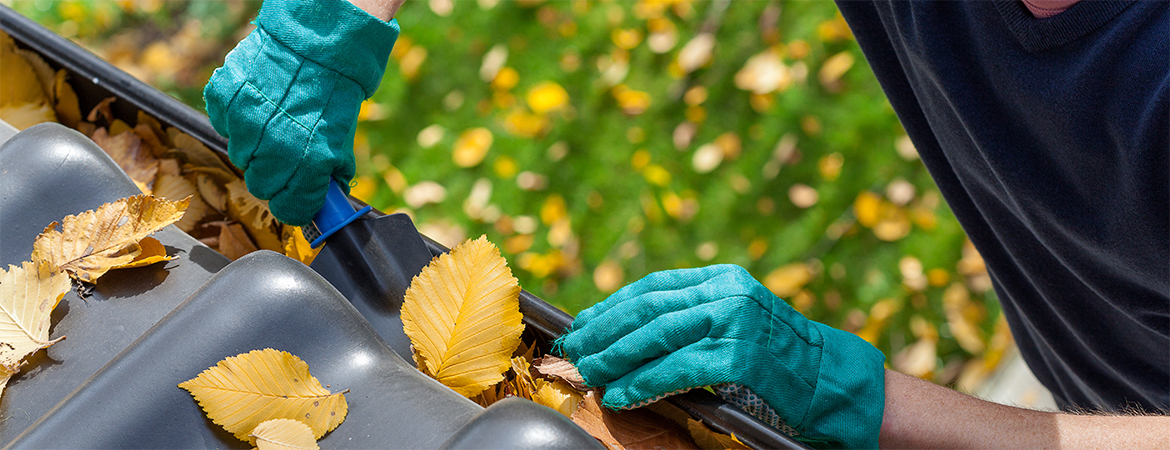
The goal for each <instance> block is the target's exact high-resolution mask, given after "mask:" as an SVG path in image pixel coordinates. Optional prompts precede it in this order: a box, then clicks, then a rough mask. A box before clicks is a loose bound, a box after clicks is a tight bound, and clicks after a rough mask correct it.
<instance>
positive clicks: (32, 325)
mask: <svg viewBox="0 0 1170 450" xmlns="http://www.w3.org/2000/svg"><path fill="white" fill-rule="evenodd" d="M188 203H189V200H187V199H184V200H181V201H168V200H165V199H161V198H157V197H153V196H149V195H137V196H133V197H127V198H123V199H120V200H118V201H115V202H111V203H106V204H104V205H102V206H100V207H98V208H97V209H95V210H90V211H86V212H83V213H81V214H77V215H71V216H66V217H65V218H64V219H63V220H62V221H61V223H60V224H58V223H57V222H53V223H51V224H49V226H48V227H46V228H45V231H43V232H42V233H41V234H40V235H39V236H37V238H36V241H35V242H34V243H33V252H32V255H30V260H29V261H25V262H23V263H21V265H19V266H15V265H9V266H8V270H7V271H0V310H2V311H3V313H4V314H2V315H0V392H2V390H3V388H4V386H6V385H7V384H8V380H9V379H10V378H11V377H12V376H13V375H15V374H16V373H17V372H19V371H20V368H21V366H23V365H24V358H25V357H27V356H29V355H32V354H33V353H35V352H37V351H39V350H41V349H43V348H47V347H49V346H50V345H53V344H55V343H57V342H59V341H61V340H63V339H65V336H60V337H58V338H56V339H52V340H50V339H49V328H50V326H51V323H50V320H49V319H50V315H51V314H52V312H53V309H54V308H56V307H57V304H58V303H59V302H60V301H61V298H63V297H64V296H65V293H66V292H68V291H69V289H70V287H71V283H70V282H69V279H70V277H72V278H73V279H75V280H78V281H79V282H84V283H95V282H97V280H98V278H100V277H101V276H102V275H104V274H105V273H106V272H108V271H110V270H114V269H126V268H131V267H141V266H146V265H150V264H154V263H158V262H162V261H169V260H170V259H172V258H171V257H169V256H167V254H166V249H165V248H164V247H163V245H162V244H161V243H159V242H158V240H157V239H154V238H152V237H149V235H150V234H153V233H154V232H156V231H158V230H160V229H162V228H163V227H165V226H167V225H170V224H172V223H174V222H175V221H178V220H180V218H181V217H182V216H183V212H184V211H186V209H187V205H188ZM58 225H59V227H58Z"/></svg>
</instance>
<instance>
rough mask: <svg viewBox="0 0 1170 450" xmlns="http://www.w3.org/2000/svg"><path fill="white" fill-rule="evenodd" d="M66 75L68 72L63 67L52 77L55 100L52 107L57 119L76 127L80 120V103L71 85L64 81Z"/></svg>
mask: <svg viewBox="0 0 1170 450" xmlns="http://www.w3.org/2000/svg"><path fill="white" fill-rule="evenodd" d="M66 77H68V74H66V73H65V69H61V70H58V71H57V75H56V77H55V78H54V79H53V96H54V97H55V98H56V102H57V103H56V105H54V109H55V110H56V112H57V120H60V121H61V123H62V124H63V125H65V126H67V127H70V128H76V127H77V123H78V122H81V104H80V102H79V101H78V99H77V93H76V92H74V91H73V86H71V85H69V82H68V81H65V78H66Z"/></svg>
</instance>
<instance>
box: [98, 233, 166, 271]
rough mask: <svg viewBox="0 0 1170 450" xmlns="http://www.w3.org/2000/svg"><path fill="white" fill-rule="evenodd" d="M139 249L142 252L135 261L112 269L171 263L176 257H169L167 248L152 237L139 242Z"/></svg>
mask: <svg viewBox="0 0 1170 450" xmlns="http://www.w3.org/2000/svg"><path fill="white" fill-rule="evenodd" d="M138 247H139V248H140V249H142V252H141V253H139V254H138V256H135V257H134V259H133V260H132V261H130V262H128V263H126V264H121V265H118V266H114V267H111V269H130V268H133V267H143V266H149V265H151V264H154V263H160V262H163V261H170V260H172V259H175V258H174V257H170V256H167V248H166V247H164V246H163V245H162V242H159V241H158V239H155V238H152V237H144V238H142V240H141V241H138Z"/></svg>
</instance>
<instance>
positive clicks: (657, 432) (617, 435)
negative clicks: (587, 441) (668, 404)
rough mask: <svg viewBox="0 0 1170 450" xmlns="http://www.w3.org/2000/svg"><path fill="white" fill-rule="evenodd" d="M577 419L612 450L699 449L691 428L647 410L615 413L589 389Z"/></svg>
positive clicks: (576, 420) (579, 408) (576, 414)
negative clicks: (686, 428)
mask: <svg viewBox="0 0 1170 450" xmlns="http://www.w3.org/2000/svg"><path fill="white" fill-rule="evenodd" d="M572 419H573V422H574V423H576V424H577V425H578V426H580V427H581V428H582V429H584V430H585V431H586V432H588V433H589V434H590V435H592V436H593V437H595V438H597V440H599V441H601V443H602V444H605V446H606V447H609V448H611V449H641V448H672V449H684V448H685V449H698V448H699V447H698V446H696V445H695V443H694V441H692V440H691V439H690V437H688V432H687V430H684V429H683V428H682V427H680V426H678V424H675V423H674V422H671V421H670V420H669V419H666V418H663V417H662V416H659V415H657V414H654V413H653V412H650V411H649V410H647V409H631V410H628V411H620V412H614V411H610V410H607V409H605V408H603V407H602V406H601V399H600V398H599V394H598V392H597V391H589V392H588V393H586V394H585V398H584V399H583V400H582V401H581V404H580V406H578V407H577V411H576V412H574V413H573V416H572Z"/></svg>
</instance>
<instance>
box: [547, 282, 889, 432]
mask: <svg viewBox="0 0 1170 450" xmlns="http://www.w3.org/2000/svg"><path fill="white" fill-rule="evenodd" d="M555 347H556V348H559V349H560V350H561V352H562V354H563V355H564V356H565V357H566V358H568V359H569V360H570V361H572V362H573V363H574V364H575V365H576V366H577V369H578V370H579V371H580V373H581V376H582V377H583V378H584V379H585V382H586V384H588V385H590V386H605V395H604V397H603V398H602V404H603V405H605V406H607V407H609V408H613V409H625V408H630V407H636V406H640V405H642V404H645V403H648V402H651V401H654V400H657V399H659V398H661V397H663V396H666V395H670V394H674V393H677V392H681V391H685V390H687V389H690V388H696V387H702V386H720V388H719V389H717V390H718V391H721V392H722V393H723V395H727V394H728V393H734V394H737V395H740V398H743V397H754V398H756V399H760V400H762V402H763V403H766V404H767V406H768V407H769V408H756V409H758V410H759V411H762V412H765V413H772V412H774V413H775V414H778V415H779V418H780V419H782V420H783V421H784V422H785V423H786V424H787V425H789V426H791V427H793V428H795V429H796V430H797V431H799V432H800V433H801V435H802V437H803V438H811V439H812V440H817V441H822V442H824V441H837V442H839V443H841V444H844V445H845V446H848V447H862V448H871V447H877V444H878V441H877V439H878V431H879V429H880V425H881V423H882V407H883V405H884V402H883V383H884V379H883V370H884V369H883V362H884V360H885V358H884V356H882V354H881V352H879V351H878V350H877V349H876V348H874V347H873V346H871V345H869V344H868V343H867V342H865V341H863V340H861V339H860V338H858V337H857V336H854V335H852V334H850V333H847V332H844V331H840V330H837V329H834V328H832V327H828V326H825V325H822V324H819V323H816V322H812V321H809V320H808V319H806V318H805V317H804V316H802V315H801V314H800V313H798V312H796V311H795V310H793V309H792V308H791V307H789V306H788V304H786V303H784V301H783V300H780V299H779V298H776V296H775V295H773V294H772V293H771V292H770V291H768V289H767V288H765V287H764V286H762V285H760V283H759V282H757V281H756V280H755V279H753V278H752V277H751V275H750V274H748V272H747V271H746V270H744V269H743V268H741V267H739V266H733V265H718V266H710V267H704V268H699V269H683V270H670V271H664V272H656V273H653V274H650V275H649V276H647V277H645V278H643V279H641V280H639V281H637V282H635V283H633V284H631V285H629V286H626V287H625V288H622V289H621V290H619V291H618V292H616V293H614V294H613V295H612V296H610V297H609V298H608V299H606V300H605V301H603V302H601V303H598V304H597V305H594V306H593V307H591V308H589V309H587V310H585V311H582V312H581V314H579V315H577V318H576V320H574V321H573V325H572V328H571V331H570V332H569V333H568V334H566V335H565V336H563V337H562V338H561V339H559V340H558V341H557V342H556V343H555ZM757 396H758V397H757ZM756 403H759V401H756ZM744 406H748V407H749V408H751V407H752V406H753V405H744ZM753 413H755V412H753ZM758 415H759V414H757V416H758ZM761 418H762V419H764V420H765V421H769V419H768V418H767V417H761ZM770 422H771V421H770ZM773 425H774V426H775V425H777V424H776V423H774V422H773Z"/></svg>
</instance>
